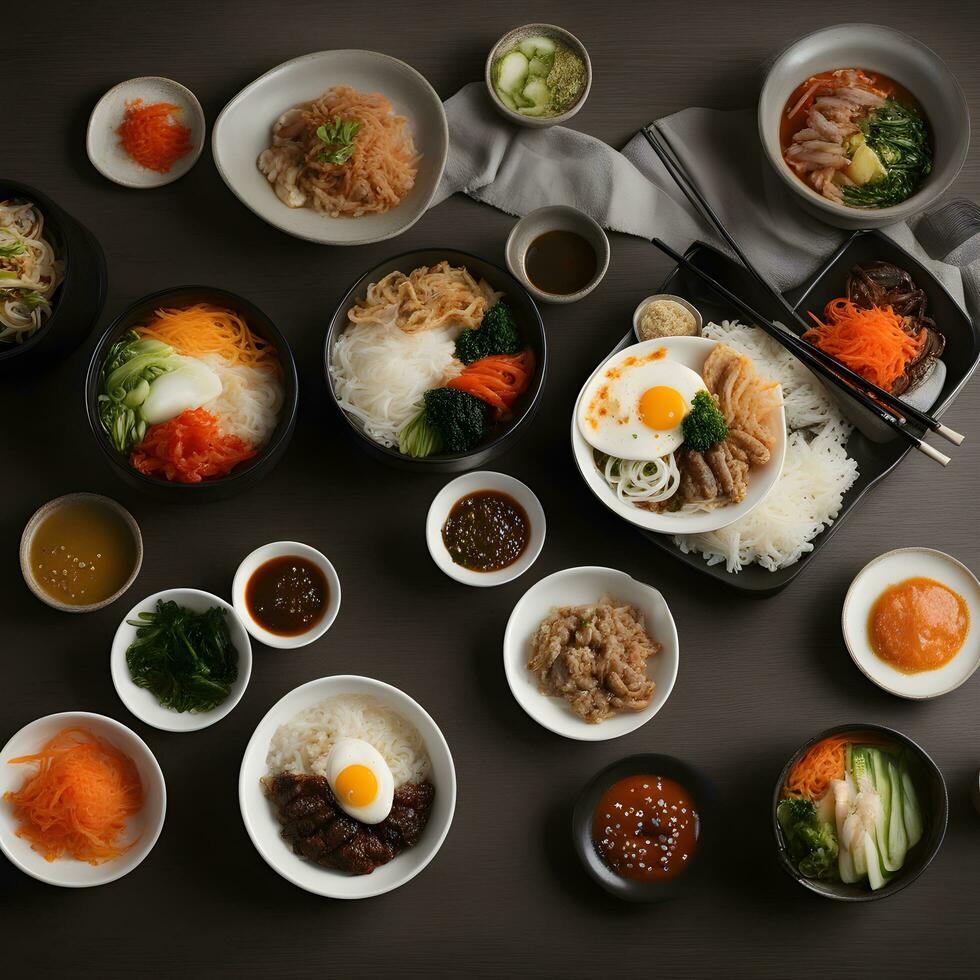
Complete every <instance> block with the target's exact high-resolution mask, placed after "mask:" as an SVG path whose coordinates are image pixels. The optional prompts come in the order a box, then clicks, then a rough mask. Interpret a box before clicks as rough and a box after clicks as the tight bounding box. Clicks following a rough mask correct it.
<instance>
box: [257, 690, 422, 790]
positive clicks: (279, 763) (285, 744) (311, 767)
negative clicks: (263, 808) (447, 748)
mask: <svg viewBox="0 0 980 980" xmlns="http://www.w3.org/2000/svg"><path fill="white" fill-rule="evenodd" d="M340 738H360V739H363V740H364V741H365V742H367V743H368V744H369V745H372V746H373V747H374V748H376V749H377V750H378V752H380V753H381V756H382V758H383V759H384V760H385V762H387V763H388V768H389V769H391V774H392V775H393V776H394V778H395V786H396V787H397V786H401V785H403V784H404V783H417V782H419V781H421V780H422V779H424V778H425V776H426V775H427V773H428V771H429V754H428V753H427V752H426V750H425V743H424V742H423V741H422V736H421V735H420V734H419V733H418V730H417V729H416V728H415V726H414V725H412V724H411V723H410V722H408V721H406V720H405V719H404V718H402V716H401V715H399V714H397V713H396V712H395V711H392V709H391V708H389V707H388V706H387V705H384V704H382V703H381V702H380V701H378V700H377V699H376V698H373V697H370V696H369V695H363V694H349V695H342V696H340V697H335V698H329V699H328V700H326V701H321V702H320V703H319V704H315V705H314V706H313V707H312V708H307V709H306V710H305V711H301V712H300V713H299V714H298V715H296V717H295V718H293V719H292V720H291V721H288V722H286V724H284V725H280V726H279V728H277V729H276V733H275V735H273V736H272V741H271V742H270V743H269V753H268V755H267V756H266V765H267V766H268V767H269V771H270V772H271V773H273V774H276V773H280V772H301V773H312V774H315V775H319V776H322V775H324V765H325V763H326V758H327V755H328V754H329V752H330V749H331V748H332V747H333V744H334V742H336V741H337V739H340Z"/></svg>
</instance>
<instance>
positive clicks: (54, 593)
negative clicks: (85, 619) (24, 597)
mask: <svg viewBox="0 0 980 980" xmlns="http://www.w3.org/2000/svg"><path fill="white" fill-rule="evenodd" d="M136 561H137V548H136V541H135V539H134V538H133V532H132V530H131V529H130V527H129V525H128V524H127V523H126V521H125V520H124V519H123V517H122V516H121V515H120V514H119V513H118V512H117V511H115V510H114V509H113V508H112V507H109V506H108V505H106V504H104V503H102V502H101V501H99V500H92V499H90V498H89V499H76V500H72V501H67V502H66V503H63V504H60V505H59V506H58V507H55V508H54V509H53V510H52V511H51V513H49V514H48V515H47V517H45V518H44V520H42V521H41V523H40V524H39V525H38V528H37V530H36V531H35V532H34V537H33V538H32V539H31V555H30V562H31V571H32V572H33V574H34V580H35V581H36V582H37V584H38V585H39V586H40V587H41V589H42V590H43V591H44V592H45V593H47V594H48V595H49V596H51V597H52V598H53V599H57V600H58V601H59V602H63V603H65V604H66V605H69V606H89V605H93V604H94V603H97V602H103V601H104V600H106V599H108V598H109V597H110V596H113V595H115V594H116V593H117V592H118V591H119V590H120V589H121V588H122V587H123V586H124V585H125V584H126V582H127V581H128V580H129V576H130V575H131V574H132V572H133V568H134V567H135V566H136Z"/></svg>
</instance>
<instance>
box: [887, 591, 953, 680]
mask: <svg viewBox="0 0 980 980" xmlns="http://www.w3.org/2000/svg"><path fill="white" fill-rule="evenodd" d="M969 629H970V612H969V609H968V608H967V605H966V602H964V600H963V597H962V596H961V595H959V594H958V593H956V592H954V591H953V590H952V589H950V588H947V587H946V586H945V585H943V584H942V582H937V581H935V580H934V579H931V578H909V579H905V581H904V582H899V583H898V584H897V585H892V586H889V587H888V588H887V589H885V591H884V592H882V593H881V595H880V596H878V598H877V599H876V600H875V602H874V605H873V606H872V607H871V615H870V616H869V617H868V638H869V640H870V641H871V649H872V650H874V652H875V655H876V656H877V657H879V658H880V659H881V660H884V661H885V663H888V664H891V665H892V667H894V668H895V669H896V670H900V671H902V673H905V674H918V673H920V672H922V671H924V670H936V669H938V668H939V667H942V666H944V665H945V664H948V663H949V661H950V660H952V659H953V657H955V656H956V654H957V653H958V652H959V650H960V647H962V646H963V641H964V640H965V639H966V634H967V632H968V630H969Z"/></svg>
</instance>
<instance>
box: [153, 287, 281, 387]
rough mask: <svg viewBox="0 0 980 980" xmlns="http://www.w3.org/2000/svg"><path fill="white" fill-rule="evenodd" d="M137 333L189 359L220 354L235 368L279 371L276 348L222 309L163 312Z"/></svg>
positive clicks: (204, 305)
mask: <svg viewBox="0 0 980 980" xmlns="http://www.w3.org/2000/svg"><path fill="white" fill-rule="evenodd" d="M135 330H136V333H138V334H139V335H140V337H143V338H150V339H153V340H160V341H163V343H165V344H169V345H170V346H171V347H173V349H174V350H175V351H176V352H177V353H178V354H186V355H187V356H188V357H201V356H202V355H204V354H220V355H221V356H222V357H224V358H225V359H226V360H228V361H231V363H232V364H245V365H247V366H249V367H268V368H272V369H275V370H276V371H278V370H279V358H278V355H277V354H276V350H275V348H274V347H273V346H272V345H271V344H270V343H268V342H267V341H266V340H264V339H263V338H262V337H259V336H257V335H256V334H254V333H253V332H252V331H251V330H250V329H249V327H248V324H247V323H246V322H245V321H244V320H243V319H242V318H241V317H240V316H239V315H238V314H237V313H235V312H234V311H233V310H226V309H225V308H224V307H222V306H212V305H211V304H210V303H195V304H194V305H193V306H188V307H185V308H184V309H182V310H177V309H160V310H157V311H156V312H155V313H154V315H153V319H152V320H150V322H149V323H146V324H144V325H143V326H141V327H136V328H135Z"/></svg>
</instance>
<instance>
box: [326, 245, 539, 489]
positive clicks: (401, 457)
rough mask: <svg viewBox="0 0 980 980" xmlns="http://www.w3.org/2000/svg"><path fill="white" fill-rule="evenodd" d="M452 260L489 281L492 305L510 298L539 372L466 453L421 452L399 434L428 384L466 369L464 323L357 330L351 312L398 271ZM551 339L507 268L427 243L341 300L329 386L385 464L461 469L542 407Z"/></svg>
mask: <svg viewBox="0 0 980 980" xmlns="http://www.w3.org/2000/svg"><path fill="white" fill-rule="evenodd" d="M440 262H448V263H449V265H450V266H453V267H459V266H462V267H464V268H465V269H466V270H467V271H468V272H469V273H470V275H471V276H472V277H473V278H474V279H475V280H477V281H478V282H479V283H480V284H481V288H483V289H484V292H485V294H486V297H487V301H488V304H489V305H493V303H495V302H496V301H497V300H499V299H504V300H506V302H507V304H508V305H509V306H510V307H511V309H512V310H513V311H514V317H515V319H516V321H517V326H518V329H519V330H520V332H521V337H522V339H523V341H524V342H525V343H526V344H527V346H528V347H529V348H530V349H531V351H532V352H533V354H534V364H535V367H534V376H533V378H532V380H531V383H530V384H529V385H528V388H527V390H526V391H524V392H523V394H521V396H520V397H519V398H518V400H517V402H516V403H515V405H514V410H513V413H512V417H511V418H509V419H508V420H507V421H505V422H502V423H498V424H497V425H496V426H495V427H494V429H493V430H492V431H491V433H490V436H489V437H488V438H487V439H485V440H484V441H483V442H481V443H480V444H479V445H478V446H476V447H475V448H474V449H471V450H470V451H468V452H465V453H450V452H440V453H435V454H433V455H431V456H427V457H424V458H414V457H412V456H408V455H406V454H404V453H401V452H399V450H398V434H399V432H400V431H401V429H402V427H403V426H404V425H405V423H406V422H408V421H409V419H411V418H412V417H413V416H414V415H415V414H416V412H417V411H418V406H419V403H420V400H421V398H422V396H423V394H424V393H425V391H426V390H428V389H430V388H437V387H440V386H441V385H444V384H445V383H446V382H447V381H448V380H449V379H450V378H451V377H453V376H454V375H455V374H458V373H459V372H460V371H461V370H462V365H461V364H460V363H459V362H458V361H456V360H455V359H454V358H453V351H454V349H455V345H456V338H457V336H458V335H459V334H460V333H461V332H462V330H463V327H462V326H461V325H460V324H458V323H453V322H452V321H450V322H447V323H445V324H443V325H441V326H439V327H435V328H432V329H426V330H422V331H418V332H415V333H406V332H404V331H402V330H399V329H397V327H396V326H395V317H396V315H397V309H396V308H394V307H392V308H391V310H390V314H391V322H390V323H383V322H378V323H363V324H358V325H356V327H355V328H354V329H350V328H351V326H352V325H351V323H350V320H349V318H348V310H350V309H351V307H352V306H354V305H355V302H356V301H357V300H358V299H359V298H361V297H363V296H364V295H365V293H366V291H367V289H368V287H369V286H371V284H375V283H378V282H380V281H381V280H382V279H384V277H385V276H387V275H389V274H390V273H392V272H395V271H400V272H403V273H405V274H406V275H408V274H409V273H411V272H412V270H413V269H417V268H419V267H420V266H435V265H438V264H439V263H440ZM546 367H547V342H546V339H545V332H544V322H543V321H542V319H541V314H540V312H539V311H538V308H537V306H536V305H535V303H534V300H533V299H532V298H531V296H530V295H529V294H528V292H527V290H525V289H524V287H523V286H522V285H521V284H520V283H519V282H518V281H517V279H515V278H514V277H513V276H512V275H511V274H510V273H509V272H508V271H507V270H506V269H502V268H500V267H499V266H496V265H493V264H492V263H490V262H487V261H485V260H484V259H481V258H480V257H479V256H477V255H472V254H470V253H469V252H461V251H459V250H457V249H451V248H449V249H443V248H440V249H434V248H428V249H420V250H418V251H413V252H405V253H403V254H401V255H395V256H393V257H392V258H390V259H388V260H386V261H385V262H383V263H381V264H380V265H378V266H375V267H374V268H373V269H369V270H368V271H367V272H365V273H364V275H362V276H361V277H360V279H358V280H357V282H355V283H354V284H353V285H352V286H351V287H350V289H349V290H348V291H347V293H346V294H345V295H344V298H343V299H342V300H341V301H340V303H339V304H338V305H337V308H336V311H335V312H334V315H333V318H332V319H331V321H330V326H329V327H328V328H327V336H326V341H325V344H324V373H325V375H326V379H327V390H328V391H329V394H330V399H331V401H332V402H333V405H334V407H335V408H336V409H337V411H338V413H339V415H340V418H341V420H342V422H343V427H344V431H345V433H346V435H348V436H349V437H351V438H353V440H354V441H355V442H357V443H358V445H360V446H361V447H362V448H363V449H366V450H367V452H368V453H370V454H371V455H372V456H374V457H375V459H378V460H380V461H382V462H385V463H388V464H390V465H393V466H397V467H400V468H403V469H413V470H425V471H428V472H430V473H459V472H462V471H464V470H469V469H474V468H477V467H482V466H483V465H484V464H485V463H487V462H489V461H490V460H491V459H494V458H495V457H496V456H499V455H500V454H501V453H502V452H504V451H505V450H506V449H509V448H510V447H511V446H512V445H513V444H514V442H515V441H516V440H517V438H518V437H519V435H521V434H523V432H524V431H525V429H526V428H527V426H528V425H529V424H530V422H531V419H532V418H533V417H534V415H535V414H536V413H537V410H538V405H539V403H540V401H541V393H542V392H543V391H544V379H545V371H546Z"/></svg>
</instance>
